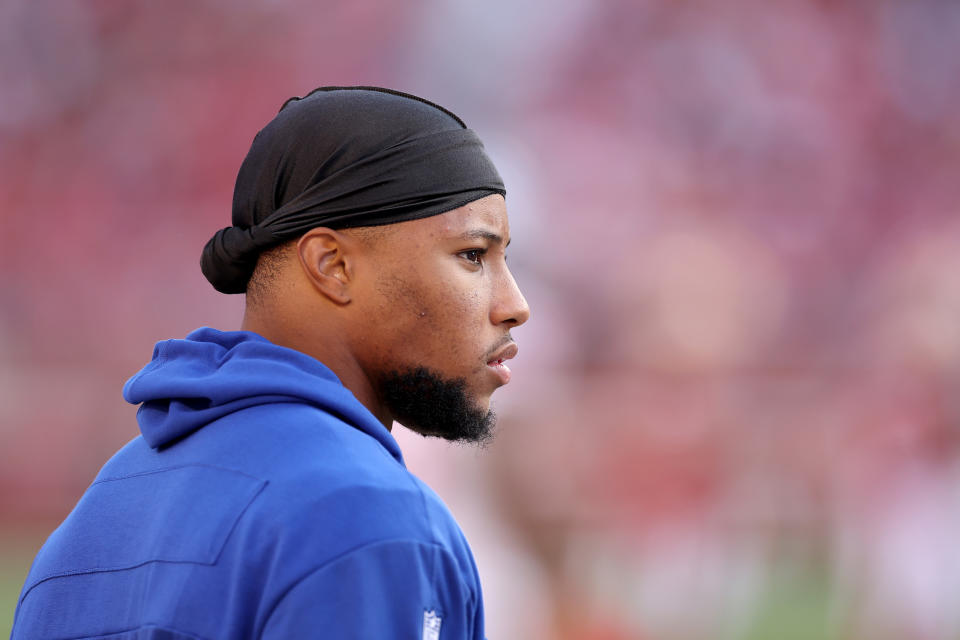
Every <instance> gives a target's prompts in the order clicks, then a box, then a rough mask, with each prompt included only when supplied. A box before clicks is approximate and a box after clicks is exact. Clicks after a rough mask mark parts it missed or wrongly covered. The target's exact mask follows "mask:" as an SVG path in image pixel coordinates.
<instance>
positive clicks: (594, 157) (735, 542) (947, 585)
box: [0, 0, 960, 640]
mask: <svg viewBox="0 0 960 640" xmlns="http://www.w3.org/2000/svg"><path fill="white" fill-rule="evenodd" d="M0 78H2V83H0V212H2V222H3V224H2V230H3V233H0V272H2V278H0V436H2V437H3V442H4V445H3V447H2V448H0V523H2V525H0V526H2V528H3V529H4V530H6V531H13V530H15V529H25V530H30V531H34V532H37V534H36V535H37V536H38V537H37V542H36V544H37V546H38V545H39V544H40V542H41V541H42V539H43V536H44V535H46V533H47V532H48V531H49V530H50V528H52V527H53V526H55V524H56V523H57V522H58V521H59V520H60V519H61V518H63V517H64V516H65V515H66V513H67V511H68V510H69V508H70V506H71V505H72V504H73V503H74V502H75V500H76V499H77V498H78V497H79V495H80V494H81V493H82V491H83V490H84V488H85V486H86V485H87V483H89V481H90V480H91V479H92V477H93V476H94V475H95V473H96V471H97V469H98V468H99V466H100V465H101V464H102V463H103V462H104V461H105V459H106V457H107V456H109V455H110V453H111V452H112V451H114V450H115V449H116V448H118V447H119V446H120V445H122V444H123V443H124V442H125V441H126V440H128V439H129V438H132V437H134V436H135V435H136V433H137V432H136V424H135V420H134V408H133V407H130V406H128V405H125V404H124V403H123V401H122V399H121V398H120V393H119V392H120V388H121V386H122V384H123V382H124V381H125V379H126V378H127V377H129V376H130V375H132V374H133V373H134V372H135V371H136V370H137V369H139V367H140V366H142V364H144V363H145V362H146V361H147V359H148V358H149V356H150V352H151V349H152V344H153V343H154V342H155V341H157V340H160V339H165V338H169V337H180V336H182V335H184V334H185V333H186V332H188V331H190V330H191V329H193V328H195V327H196V326H200V325H212V326H217V327H218V328H223V329H231V328H236V327H237V326H238V325H239V318H240V310H241V309H242V300H241V299H236V297H227V296H222V295H219V294H216V293H215V292H214V291H213V290H212V289H211V288H210V287H209V285H208V284H207V283H206V282H205V281H204V280H203V278H202V276H201V274H200V271H199V268H198V260H199V252H200V249H201V247H202V246H203V244H204V243H205V242H206V240H207V239H208V238H209V237H210V235H212V233H213V232H214V231H215V230H216V229H218V228H219V227H222V226H226V225H227V224H228V223H229V212H230V198H231V192H232V187H233V180H234V177H235V175H236V170H237V168H238V167H239V164H240V161H241V160H242V158H243V155H244V154H245V152H246V149H247V148H248V146H249V143H250V141H251V140H252V138H253V135H254V133H255V132H256V131H257V130H258V129H259V128H260V127H261V126H263V125H264V124H265V123H266V122H267V121H268V120H269V119H270V118H271V117H272V116H273V114H274V113H275V112H276V110H277V109H278V108H279V107H280V105H281V104H282V102H283V101H284V100H285V99H286V98H287V97H289V96H291V95H302V94H304V93H306V92H308V91H309V90H310V89H312V88H314V87H316V86H319V85H324V84H345V85H352V84H378V85H384V86H390V87H393V88H397V89H401V90H405V91H410V92H412V93H416V94H419V95H423V96H425V97H427V98H430V99H432V100H436V101H437V102H439V103H441V104H443V105H444V106H446V107H448V108H450V109H451V110H453V111H454V112H456V113H458V114H459V115H460V116H461V117H463V118H464V120H466V122H467V123H468V125H470V126H471V128H473V129H475V130H477V131H478V133H479V134H480V136H481V138H483V139H484V140H485V142H486V145H487V148H488V150H489V151H490V153H491V155H492V157H493V158H494V160H495V162H496V163H497V165H498V167H499V168H500V171H501V173H502V174H503V176H504V180H505V182H506V185H507V190H508V194H507V205H508V209H509V211H510V214H511V223H512V226H513V232H512V235H513V237H514V242H513V244H512V246H511V253H510V264H511V266H512V268H513V269H514V272H515V275H516V276H517V279H518V281H519V284H520V286H521V288H522V289H523V290H524V292H525V293H526V295H527V298H528V300H529V302H530V306H531V308H532V312H533V314H532V319H531V321H530V322H529V323H528V324H527V325H526V326H524V327H522V328H520V329H518V330H516V332H515V337H516V338H517V340H518V342H519V344H520V356H519V357H518V359H517V360H516V361H515V362H516V365H515V366H514V367H513V368H514V372H515V376H514V380H513V382H511V384H510V385H509V386H508V387H507V388H505V389H503V390H501V391H499V392H498V394H497V395H496V396H495V398H494V400H495V402H496V404H497V408H498V413H499V414H500V417H501V419H500V427H499V435H498V438H497V440H496V441H495V442H494V443H493V444H492V445H491V446H490V447H489V448H488V449H487V450H485V451H483V452H479V453H478V452H477V451H475V450H472V449H458V448H453V447H450V446H448V445H446V444H444V443H437V442H432V441H424V440H422V439H420V438H419V437H418V436H413V435H411V434H409V433H406V432H404V431H403V429H402V428H400V427H398V428H396V429H395V430H394V431H395V433H397V436H398V439H399V440H400V441H401V445H402V447H403V449H404V453H405V455H406V456H407V459H408V464H409V466H410V467H411V468H412V469H413V470H414V471H415V472H417V473H418V474H419V475H421V476H422V477H423V478H424V479H426V480H427V481H428V482H429V483H430V484H432V485H434V486H435V488H436V489H437V490H438V492H439V493H440V494H441V496H443V497H444V498H445V499H446V500H447V502H448V503H449V504H450V506H451V509H452V510H453V512H454V513H455V515H457V517H458V518H459V519H460V520H461V523H462V524H463V527H464V529H465V531H466V534H467V536H468V538H470V540H471V542H472V543H473V545H474V548H475V552H476V554H477V559H478V564H479V565H480V570H481V578H482V579H483V581H484V584H485V587H486V588H485V596H486V598H487V608H488V624H489V630H488V634H489V635H490V637H491V638H495V637H499V638H520V637H523V638H533V639H542V640H548V639H558V640H567V639H571V640H572V639H583V640H601V639H602V640H615V639H616V640H619V639H621V638H624V639H626V638H629V639H648V638H657V639H665V640H673V639H677V640H687V639H689V640H694V639H707V638H711V639H715V638H720V639H723V638H731V639H733V638H737V639H739V638H756V639H758V640H759V639H760V638H778V639H780V638H788V639H789V638H798V639H799V638H804V639H808V638H836V639H841V638H842V639H848V638H849V639H861V638H864V639H866V638H870V639H880V640H883V639H887V638H889V639H898V640H899V639H911V640H912V639H917V640H940V639H944V640H946V639H953V638H957V637H960V608H958V607H957V606H956V602H955V600H956V594H957V593H960V546H958V545H957V544H956V540H957V539H960V394H958V393H957V390H958V382H960V365H958V363H960V215H958V214H960V204H958V203H960V177H958V176H960V4H958V3H955V2H952V1H951V0H902V1H898V0H862V1H856V0H851V1H848V2H842V1H833V0H806V1H801V0H786V1H784V2H778V3H768V2H762V1H761V0H732V1H729V2H723V3H706V2H687V1H681V2H678V1H675V0H646V1H641V0H607V1H605V2H589V1H588V0H561V1H560V2H556V1H547V0H532V1H531V2H524V3H511V2H507V1H506V0H497V1H492V2H486V3H472V2H467V1H466V0H417V1H416V2H409V3H379V2H375V1H374V0H357V1H347V0H338V1H329V2H323V3H314V2H307V1H306V0H303V1H301V2H281V1H278V2H270V3H254V2H251V3H239V4H238V3H235V2H223V1H221V0H204V1H202V2H191V3H186V2H172V3H163V4H153V3H148V2H146V1H136V2H124V3H113V2H101V1H97V2H83V3H80V2H56V3H55V2H49V1H42V2H31V1H29V0H13V1H11V2H5V3H2V4H0Z"/></svg>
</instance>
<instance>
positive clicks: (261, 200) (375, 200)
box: [200, 87, 506, 293]
mask: <svg viewBox="0 0 960 640" xmlns="http://www.w3.org/2000/svg"><path fill="white" fill-rule="evenodd" d="M494 193H499V194H501V195H504V194H505V193H506V192H505V190H504V187H503V181H502V180H501V179H500V175H499V174H498V173H497V170H496V168H495V167H494V166H493V163H492V162H491V161H490V159H489V158H488V157H487V154H486V153H485V152H484V150H483V143H482V142H480V139H479V138H478V137H477V136H476V134H475V133H474V132H473V131H471V130H470V129H467V128H466V125H465V124H464V123H463V121H462V120H460V118H458V117H457V116H455V115H454V114H453V113H451V112H449V111H447V110H446V109H444V108H443V107H441V106H439V105H435V104H433V103H431V102H429V101H427V100H424V99H423V98H418V97H417V96H412V95H409V94H405V93H400V92H397V91H392V90H389V89H382V88H379V87H321V88H319V89H317V90H315V91H313V92H312V93H310V94H308V95H307V96H305V97H303V98H291V99H290V100H288V101H287V102H286V103H284V105H283V107H282V108H281V109H280V113H279V114H277V116H276V117H275V118H274V119H273V120H272V121H271V122H270V123H269V124H268V125H267V126H266V127H264V128H263V129H262V130H261V131H260V132H259V133H258V134H257V136H256V137H255V138H254V140H253V145H252V146H251V147H250V151H249V153H248V154H247V157H246V159H245V160H244V161H243V164H242V165H241V167H240V172H239V174H238V175H237V183H236V187H235V188H234V193H233V226H232V227H227V228H225V229H221V230H220V231H218V232H217V233H216V234H215V235H214V236H213V238H211V239H210V241H209V242H207V245H206V246H205V247H204V249H203V256H202V257H201V260H200V264H201V268H202V270H203V275H204V276H206V278H207V280H209V281H210V283H211V284H212V285H213V286H214V288H215V289H216V290H217V291H220V292H222V293H244V292H245V291H246V288H247V282H248V281H249V280H250V276H251V274H252V273H253V270H254V267H255V266H256V263H257V257H258V256H259V255H260V253H261V252H263V251H264V250H265V249H268V248H270V247H273V246H276V245H278V244H280V243H282V242H285V241H287V240H291V239H294V238H297V237H299V236H301V235H302V234H304V233H305V232H307V231H309V230H310V229H312V228H314V227H319V226H324V227H330V228H333V229H342V228H348V227H365V226H374V225H382V224H391V223H395V222H402V221H405V220H414V219H417V218H426V217H428V216H433V215H438V214H440V213H444V212H446V211H450V210H452V209H456V208H457V207H460V206H463V205H465V204H467V203H468V202H472V201H473V200H476V199H478V198H482V197H484V196H487V195H490V194H494Z"/></svg>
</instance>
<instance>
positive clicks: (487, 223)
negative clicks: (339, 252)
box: [350, 195, 530, 442]
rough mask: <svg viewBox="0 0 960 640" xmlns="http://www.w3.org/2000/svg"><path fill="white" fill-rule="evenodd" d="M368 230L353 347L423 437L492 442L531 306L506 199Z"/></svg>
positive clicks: (390, 405) (358, 264)
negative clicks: (516, 334) (496, 396)
mask: <svg viewBox="0 0 960 640" xmlns="http://www.w3.org/2000/svg"><path fill="white" fill-rule="evenodd" d="M367 229H368V230H369V232H367V231H366V230H364V229H361V230H358V232H359V233H361V234H363V233H367V234H368V236H369V239H368V241H367V242H366V243H365V244H366V245H367V250H366V251H364V252H362V253H361V254H359V255H358V257H357V258H356V260H355V262H354V265H355V267H354V274H353V276H354V279H353V281H352V285H351V286H352V295H351V297H352V300H354V301H355V304H353V305H352V308H351V310H350V311H351V313H352V316H353V321H354V322H355V324H354V325H353V326H354V327H356V331H355V332H354V340H353V353H354V356H355V357H356V358H357V361H358V362H359V363H360V366H361V368H362V370H363V371H364V372H365V373H366V375H367V376H368V379H369V380H370V384H371V387H372V388H373V390H374V393H375V394H376V395H377V397H378V399H379V401H380V402H381V403H382V404H383V405H384V406H385V407H386V409H387V410H388V411H389V412H390V415H392V417H393V418H394V419H395V420H396V421H397V422H399V423H401V424H403V425H404V426H406V427H408V428H410V429H412V430H414V431H417V432H419V433H421V434H423V435H431V436H438V437H442V438H446V439H448V440H460V441H475V442H476V441H483V440H486V439H487V438H488V437H489V435H490V432H491V428H492V426H493V422H494V415H493V412H492V411H491V409H490V396H491V394H493V392H494V391H495V390H496V389H497V388H498V387H500V386H502V385H504V384H506V383H507V382H508V381H509V379H510V370H509V368H508V366H507V365H506V363H505V361H506V360H509V359H510V358H512V357H513V356H515V355H516V353H517V345H516V344H515V343H514V342H513V338H512V336H511V334H510V330H511V329H513V328H514V327H517V326H519V325H521V324H523V323H524V322H526V321H527V319H528V317H529V315H530V311H529V308H528V306H527V302H526V300H525V299H524V297H523V295H522V294H521V292H520V289H519V288H518V286H517V283H516V281H515V280H514V278H513V275H512V274H511V273H510V269H509V268H508V267H507V262H506V249H507V245H508V244H509V242H510V226H509V221H508V219H507V210H506V205H505V202H504V199H503V197H502V196H500V195H490V196H487V197H484V198H481V199H479V200H475V201H474V202H471V203H469V204H467V205H465V206H463V207H460V208H458V209H454V210H453V211H449V212H447V213H443V214H440V215H436V216H431V217H427V218H422V219H420V220H412V221H408V222H401V223H398V224H395V225H388V226H387V227H384V228H382V229H380V230H379V231H378V228H376V227H373V228H367Z"/></svg>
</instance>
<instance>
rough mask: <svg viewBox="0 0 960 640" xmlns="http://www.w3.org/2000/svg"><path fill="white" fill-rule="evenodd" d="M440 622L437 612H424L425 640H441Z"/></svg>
mask: <svg viewBox="0 0 960 640" xmlns="http://www.w3.org/2000/svg"><path fill="white" fill-rule="evenodd" d="M440 622H442V621H441V620H440V616H438V615H437V612H436V611H424V612H423V640H440Z"/></svg>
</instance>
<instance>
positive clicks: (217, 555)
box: [11, 329, 483, 640]
mask: <svg viewBox="0 0 960 640" xmlns="http://www.w3.org/2000/svg"><path fill="white" fill-rule="evenodd" d="M124 397H125V398H126V399H127V400H128V401H129V402H131V403H142V405H141V407H140V409H139V411H138V413H137V418H138V422H139V423H140V430H141V433H142V435H141V436H140V437H137V438H135V439H134V440H132V441H131V442H130V443H128V444H127V445H126V446H125V447H124V448H123V449H121V450H120V451H119V452H118V453H117V454H116V455H114V457H113V458H112V459H111V460H110V461H109V462H107V464H106V465H105V466H104V467H103V469H102V470H101V471H100V473H99V474H98V475H97V477H96V479H95V481H94V482H93V484H92V485H91V486H90V488H89V489H88V490H87V491H86V492H85V493H84V495H83V497H82V498H81V499H80V501H79V503H78V504H77V506H76V507H75V508H74V510H73V511H72V512H71V514H70V515H69V516H68V517H67V519H66V520H65V521H64V522H63V524H61V525H60V527H58V528H57V529H56V531H54V532H53V533H52V534H51V535H50V537H49V539H48V540H47V542H46V544H44V546H43V548H42V549H41V550H40V552H39V554H38V555H37V558H36V560H34V563H33V566H32V568H31V570H30V574H29V575H28V577H27V580H26V583H25V585H24V588H23V591H22V592H21V595H20V600H19V603H18V606H17V611H16V616H15V621H14V628H13V632H12V635H11V638H16V639H19V638H31V639H34V638H88V637H109V638H118V639H119V638H124V639H126V638H136V639H138V640H139V639H151V640H155V639H159V638H163V639H170V640H179V639H182V638H205V639H213V638H334V639H339V638H358V639H360V638H405V639H406V638H409V639H410V640H421V638H422V637H423V636H422V634H423V624H424V616H425V615H426V614H428V613H429V612H434V613H436V615H438V616H440V619H441V627H440V638H441V640H454V639H461V638H464V639H467V638H469V639H471V640H474V639H480V638H483V603H482V598H481V593H480V583H479V578H478V576H477V571H476V566H475V564H474V561H473V557H472V555H471V553H470V549H469V546H468V545H467V542H466V540H465V539H464V537H463V534H462V532H461V531H460V529H459V527H458V526H457V524H456V522H455V521H454V519H453V517H452V516H451V515H450V512H449V511H448V510H447V508H446V507H445V506H444V504H443V502H442V501H441V500H440V498H438V497H437V495H436V494H435V493H433V491H431V490H430V489H429V488H428V487H427V486H426V485H424V484H423V483H422V482H421V481H420V480H419V479H417V478H416V477H415V476H413V475H412V474H411V473H410V472H409V471H407V469H406V467H405V466H404V463H403V457H402V456H401V454H400V450H399V448H398V447H397V443H396V441H395V440H394V439H393V437H392V436H391V435H390V432H389V431H387V430H386V429H385V428H384V427H383V425H381V424H380V423H379V422H378V421H377V420H376V419H375V418H374V417H373V415H372V414H371V413H370V412H369V411H367V409H366V408H365V407H364V406H363V405H361V404H360V403H359V402H358V401H357V400H356V398H355V397H354V396H353V394H351V393H350V391H348V390H347V389H346V388H345V387H343V385H342V384H340V382H339V380H337V378H336V376H335V375H334V374H333V373H332V372H331V371H330V370H329V369H327V368H326V367H325V366H324V365H322V364H321V363H319V362H317V361H316V360H314V359H312V358H310V357H308V356H306V355H304V354H302V353H299V352H297V351H293V350H290V349H286V348H283V347H279V346H276V345H274V344H272V343H270V342H268V341H267V340H264V339H263V338H262V337H260V336H257V335H256V334H253V333H249V332H221V331H216V330H214V329H199V330H197V331H194V332H193V333H191V334H190V335H189V336H187V338H186V339H185V340H169V341H166V342H161V343H159V344H157V347H156V349H155V350H154V354H153V359H152V361H151V362H150V363H149V364H148V365H147V366H146V367H144V368H143V370H141V371H140V372H139V373H138V374H137V375H135V376H134V377H133V378H131V379H130V380H129V381H128V382H127V384H126V386H125V387H124Z"/></svg>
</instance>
